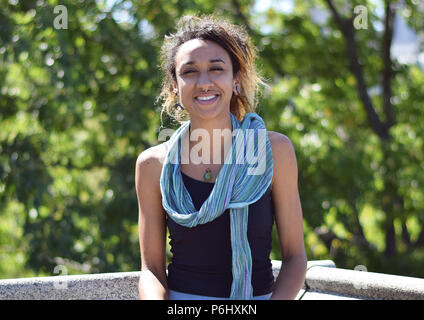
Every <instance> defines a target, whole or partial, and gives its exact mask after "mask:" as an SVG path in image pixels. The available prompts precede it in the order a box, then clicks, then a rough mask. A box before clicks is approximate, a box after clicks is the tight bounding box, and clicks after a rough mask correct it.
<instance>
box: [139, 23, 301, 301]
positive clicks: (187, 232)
mask: <svg viewBox="0 0 424 320" xmlns="http://www.w3.org/2000/svg"><path fill="white" fill-rule="evenodd" d="M177 27H178V30H177V32H176V33H175V34H172V35H170V36H166V37H165V42H164V45H163V47H162V50H161V58H162V68H163V72H164V82H163V85H162V91H161V94H160V97H161V98H163V99H164V100H165V101H164V104H163V110H162V111H165V112H167V113H168V114H169V115H170V116H173V117H175V119H176V120H177V121H179V122H180V123H181V126H180V127H179V128H178V129H177V130H176V131H175V132H174V133H173V135H172V136H171V138H170V140H169V141H167V142H165V143H162V144H160V145H158V146H155V147H152V148H150V149H147V150H145V151H143V152H142V153H141V154H140V156H139V158H138V159H137V164H136V177H135V180H136V189H137V197H138V201H139V235H140V252H141V266H142V273H141V276H140V283H139V292H140V298H141V299H171V300H178V299H195V300H199V299H200V300H201V299H211V300H213V299H223V300H227V299H231V300H233V299H242V300H244V299H247V300H251V299H252V300H258V299H265V300H267V299H294V298H295V297H296V295H297V294H298V292H299V290H300V288H301V287H302V285H303V281H304V277H305V272H306V255H305V250H304V245H303V229H302V228H303V226H302V212H301V207H300V199H299V194H298V191H297V164H296V158H295V154H294V149H293V146H292V144H291V142H290V140H289V139H288V138H287V137H286V136H284V135H282V134H279V133H276V132H269V131H266V126H265V123H264V121H263V119H262V118H261V117H260V116H259V115H258V114H256V113H255V112H254V110H255V107H256V93H257V90H258V85H259V84H264V82H263V81H262V80H261V79H260V77H259V76H258V74H257V73H256V71H255V66H254V59H255V50H254V47H253V46H252V44H251V43H250V40H249V37H248V35H247V33H246V31H245V30H244V29H243V28H241V27H239V26H236V25H233V24H231V23H230V22H228V21H227V20H225V19H217V18H215V17H213V16H202V17H200V18H199V17H192V16H188V17H183V18H181V20H180V21H179V23H178V25H177ZM183 118H188V119H189V121H183V120H182V119H183ZM199 131H201V132H202V133H204V134H202V139H201V142H199V143H198V144H197V145H193V144H192V141H193V140H194V139H192V138H193V137H194V136H195V135H197V134H198V132H199ZM217 132H218V133H219V134H218V135H216V133H217ZM252 132H253V135H250V137H251V139H249V138H248V137H247V134H248V133H252ZM188 137H189V138H190V141H188V143H187V145H188V149H184V147H182V148H181V147H180V145H181V144H182V142H183V139H187V138H188ZM255 138H256V139H255ZM184 141H186V140H184ZM239 141H245V145H243V147H242V148H239V147H238V142H239ZM255 141H257V143H255ZM222 142H224V143H222ZM228 142H229V143H228ZM199 145H200V148H198V147H199ZM228 146H229V147H231V148H229V147H228ZM181 149H183V150H181ZM196 150H200V152H201V153H202V161H200V162H198V161H195V159H193V157H192V155H193V153H194V152H193V151H196ZM205 154H207V156H205ZM245 154H246V155H249V154H250V155H256V157H251V158H249V161H243V160H245V158H244V157H245ZM188 155H189V156H188ZM209 155H210V156H211V157H209ZM183 156H184V157H183ZM231 156H232V157H231ZM183 159H188V162H185V161H183ZM205 159H206V160H205ZM211 159H213V160H214V161H213V163H211V161H210V160H211ZM217 159H218V161H216V160H217ZM228 159H229V160H230V161H227V160H228ZM235 159H237V163H234V160H235ZM252 159H256V160H259V161H260V164H258V165H257V166H256V167H255V164H257V163H252V162H251V161H250V160H252ZM277 159H278V161H277ZM203 160H205V161H203ZM224 160H225V161H224ZM240 160H242V161H240ZM224 162H225V163H224ZM258 168H259V169H260V170H255V169H258ZM258 171H260V172H259V173H258ZM274 221H275V222H276V223H277V229H278V234H279V236H280V243H281V248H282V253H283V257H284V260H285V261H284V262H285V264H284V268H283V269H282V270H283V271H284V272H283V274H281V275H280V276H279V277H278V279H277V282H274V276H273V273H272V265H271V260H270V258H269V257H270V252H271V248H272V228H273V223H274ZM166 227H168V229H169V233H170V246H171V252H172V254H173V256H172V261H171V263H170V264H169V266H168V275H166V265H165V241H166ZM283 249H284V250H283Z"/></svg>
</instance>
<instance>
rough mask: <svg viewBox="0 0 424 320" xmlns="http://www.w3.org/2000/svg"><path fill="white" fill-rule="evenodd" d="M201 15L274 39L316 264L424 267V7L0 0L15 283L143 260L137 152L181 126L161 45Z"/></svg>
mask: <svg viewBox="0 0 424 320" xmlns="http://www.w3.org/2000/svg"><path fill="white" fill-rule="evenodd" d="M58 6H59V7H58ZM190 13H191V14H196V13H197V14H199V13H200V14H201V13H216V14H219V15H223V16H225V17H228V18H230V19H231V20H232V21H233V22H234V23H237V24H243V25H245V26H246V28H247V30H248V31H249V34H250V36H251V37H252V40H253V43H254V44H255V45H256V47H257V49H258V54H259V58H258V61H257V64H258V69H259V70H260V71H261V73H262V75H263V76H264V77H265V78H266V79H267V81H268V84H269V85H270V86H271V89H268V90H265V91H264V92H263V94H262V95H261V97H260V104H259V107H258V110H257V113H258V114H259V115H261V116H262V117H263V118H264V120H265V122H266V125H267V128H268V130H271V131H278V132H281V133H283V134H285V135H287V136H288V137H289V138H290V139H291V141H292V142H293V144H294V146H295V150H296V156H297V161H298V169H299V192H300V197H301V202H302V209H303V217H304V231H305V247H306V251H307V256H308V260H317V259H331V260H334V261H335V263H336V265H337V266H338V267H339V268H346V269H354V268H355V267H357V266H359V265H361V266H365V268H366V270H368V271H371V272H382V273H390V274H398V275H405V276H415V277H424V268H423V266H424V246H423V245H424V152H423V149H424V147H423V137H424V126H423V123H424V112H423V110H424V109H423V107H424V106H423V103H424V1H421V0H404V1H401V0H399V1H388V0H386V1H384V0H372V1H371V0H369V1H366V0H364V1H353V0H352V1H338V0H319V1H316V0H301V1H300V0H280V1H274V0H273V1H271V0H267V1H263V0H257V1H254V0H231V1H227V0H225V1H224V0H213V1H211V0H181V1H180V0H154V1H153V0H150V1H149V0H146V1H142V0H139V1H136V0H134V1H130V0H126V1H120V0H105V1H102V0H96V1H88V0H87V1H68V0H60V1H59V0H57V1H53V0H52V1H47V0H38V1H35V0H25V1H23V0H0V278H20V277H29V276H50V275H55V274H58V273H60V272H62V274H64V271H63V270H65V273H66V274H84V273H99V272H102V273H103V272H121V271H137V270H140V252H139V243H138V229H137V223H138V205H137V197H136V192H135V185H134V173H135V163H136V159H137V156H138V155H139V154H140V152H142V151H143V150H145V149H147V148H148V147H150V146H153V145H156V144H158V133H159V130H160V129H161V128H173V129H176V128H177V125H176V123H174V122H172V121H171V120H170V119H167V118H166V117H165V118H164V119H163V121H161V119H160V112H159V110H160V105H158V104H155V98H156V96H157V95H158V94H159V89H160V81H161V74H160V71H159V68H158V64H159V61H158V56H159V48H160V46H161V44H162V40H163V38H164V35H165V34H169V33H170V32H173V31H174V26H175V22H176V21H177V20H178V19H179V18H180V17H181V16H182V15H184V14H190ZM65 14H66V17H65ZM65 18H66V19H65ZM170 257H171V255H170V252H169V245H168V248H167V259H168V262H169V261H170ZM271 258H272V259H281V254H280V247H279V242H278V236H277V233H276V229H275V225H274V230H273V252H272V255H271ZM58 267H60V268H59V269H58ZM58 270H61V271H58ZM361 270H363V268H362V269H361Z"/></svg>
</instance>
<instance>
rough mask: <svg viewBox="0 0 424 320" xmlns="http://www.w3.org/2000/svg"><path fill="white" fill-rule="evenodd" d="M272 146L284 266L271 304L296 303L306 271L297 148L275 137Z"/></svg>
mask: <svg viewBox="0 0 424 320" xmlns="http://www.w3.org/2000/svg"><path fill="white" fill-rule="evenodd" d="M274 134H275V133H274ZM271 143H272V153H273V158H274V177H273V187H272V197H273V202H274V205H275V220H276V225H277V231H278V236H279V238H280V245H281V253H282V257H283V262H282V266H281V269H280V273H279V275H278V277H277V279H276V283H275V289H274V291H273V293H272V296H271V298H270V300H286V299H288V300H293V299H294V298H296V296H297V294H298V293H299V291H300V289H301V288H302V286H303V283H304V281H305V276H306V267H307V257H306V253H305V247H304V241H303V220H302V208H301V203H300V197H299V192H298V186H297V176H298V169H297V162H296V155H295V150H294V147H293V145H292V143H291V141H290V140H289V139H288V138H287V137H286V136H284V135H282V134H280V133H276V135H274V139H273V141H272V142H271Z"/></svg>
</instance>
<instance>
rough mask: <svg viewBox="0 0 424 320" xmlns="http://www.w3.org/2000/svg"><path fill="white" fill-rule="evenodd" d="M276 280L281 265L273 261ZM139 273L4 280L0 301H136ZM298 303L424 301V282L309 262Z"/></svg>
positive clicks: (328, 262) (0, 281)
mask: <svg viewBox="0 0 424 320" xmlns="http://www.w3.org/2000/svg"><path fill="white" fill-rule="evenodd" d="M272 265H273V273H274V277H275V278H276V277H277V275H278V272H279V271H280V267H281V261H276V260H273V261H272ZM138 277H139V272H118V273H103V274H89V275H75V276H53V277H37V278H21V279H5V280H0V299H1V300H5V299H13V300H20V299H29V300H31V299H36V300H44V299H49V300H56V299H59V300H69V299H80V300H85V299H89V300H109V299H113V300H133V299H138V298H139V296H138ZM297 299H301V300H316V299H318V300H327V299H332V300H336V299H362V300H364V299H395V300H398V299H424V279H419V278H410V277H401V276H394V275H387V274H381V273H373V272H363V271H354V270H346V269H339V268H336V266H335V264H334V262H333V261H331V260H321V261H308V271H307V273H306V279H305V285H304V287H303V288H302V290H300V292H299V294H298V296H297Z"/></svg>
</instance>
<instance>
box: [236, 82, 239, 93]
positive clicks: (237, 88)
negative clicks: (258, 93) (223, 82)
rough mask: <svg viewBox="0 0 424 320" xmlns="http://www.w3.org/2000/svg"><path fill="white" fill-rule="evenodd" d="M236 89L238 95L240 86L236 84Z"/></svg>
mask: <svg viewBox="0 0 424 320" xmlns="http://www.w3.org/2000/svg"><path fill="white" fill-rule="evenodd" d="M236 91H237V94H238V95H240V86H239V85H238V84H237V85H236Z"/></svg>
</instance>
